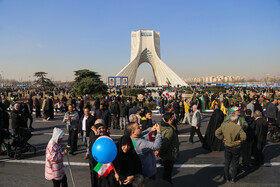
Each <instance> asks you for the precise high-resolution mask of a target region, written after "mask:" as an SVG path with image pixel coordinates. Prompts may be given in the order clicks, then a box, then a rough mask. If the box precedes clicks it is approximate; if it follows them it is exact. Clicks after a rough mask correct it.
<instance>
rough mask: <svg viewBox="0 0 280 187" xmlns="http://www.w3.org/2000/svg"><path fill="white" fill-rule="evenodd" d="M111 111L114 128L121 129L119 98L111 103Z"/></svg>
mask: <svg viewBox="0 0 280 187" xmlns="http://www.w3.org/2000/svg"><path fill="white" fill-rule="evenodd" d="M111 113H112V114H113V119H112V121H113V128H114V129H120V127H119V116H120V107H119V103H118V100H117V98H116V99H115V100H114V101H112V103H111Z"/></svg>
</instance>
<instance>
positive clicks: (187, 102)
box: [182, 99, 191, 124]
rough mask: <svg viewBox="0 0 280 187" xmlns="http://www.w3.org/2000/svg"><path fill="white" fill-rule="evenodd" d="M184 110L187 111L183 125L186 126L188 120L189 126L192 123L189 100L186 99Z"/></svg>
mask: <svg viewBox="0 0 280 187" xmlns="http://www.w3.org/2000/svg"><path fill="white" fill-rule="evenodd" d="M184 109H185V116H184V119H183V122H182V123H183V124H185V123H186V120H188V124H190V123H191V115H190V103H189V100H188V99H185V102H184Z"/></svg>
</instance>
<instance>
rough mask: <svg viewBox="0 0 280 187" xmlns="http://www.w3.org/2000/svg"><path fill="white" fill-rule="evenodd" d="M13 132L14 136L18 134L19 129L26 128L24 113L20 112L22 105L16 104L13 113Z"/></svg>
mask: <svg viewBox="0 0 280 187" xmlns="http://www.w3.org/2000/svg"><path fill="white" fill-rule="evenodd" d="M11 119H12V130H13V133H14V134H18V132H19V128H24V118H23V112H22V111H21V110H20V104H19V103H16V104H15V105H14V107H13V110H12V111H11Z"/></svg>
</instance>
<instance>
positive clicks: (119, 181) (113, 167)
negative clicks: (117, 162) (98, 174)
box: [111, 162, 122, 184]
mask: <svg viewBox="0 0 280 187" xmlns="http://www.w3.org/2000/svg"><path fill="white" fill-rule="evenodd" d="M111 164H112V166H113V170H114V172H115V174H117V175H119V174H118V172H117V170H116V168H115V166H114V164H113V162H111ZM119 183H120V184H122V181H121V180H120V179H119Z"/></svg>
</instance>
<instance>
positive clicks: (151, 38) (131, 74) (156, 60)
mask: <svg viewBox="0 0 280 187" xmlns="http://www.w3.org/2000/svg"><path fill="white" fill-rule="evenodd" d="M144 62H147V63H149V64H150V65H151V66H152V69H153V73H154V77H155V80H156V84H157V85H159V86H163V85H166V81H167V79H168V80H169V81H170V83H171V84H172V85H181V86H187V84H186V82H185V81H183V80H182V79H181V78H180V77H179V76H178V75H177V74H176V73H175V72H174V71H172V70H171V69H170V68H169V67H168V66H167V65H166V64H165V63H164V62H163V61H162V60H161V59H160V33H159V32H154V31H153V30H138V31H133V32H131V58H130V62H129V63H128V64H127V65H126V66H125V67H124V68H123V69H122V70H121V71H120V72H119V73H118V74H117V75H116V76H124V77H128V85H129V86H133V84H134V83H135V79H136V74H137V69H138V67H139V66H140V65H141V64H142V63H144Z"/></svg>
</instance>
